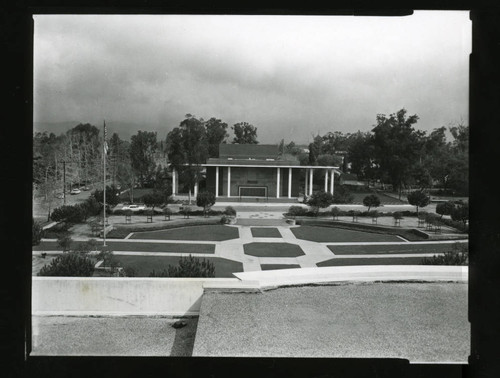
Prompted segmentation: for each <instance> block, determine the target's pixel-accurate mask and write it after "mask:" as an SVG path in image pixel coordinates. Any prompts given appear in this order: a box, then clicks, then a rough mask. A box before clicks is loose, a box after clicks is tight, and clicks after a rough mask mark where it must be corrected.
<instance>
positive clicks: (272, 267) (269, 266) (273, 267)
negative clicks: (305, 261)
mask: <svg viewBox="0 0 500 378" xmlns="http://www.w3.org/2000/svg"><path fill="white" fill-rule="evenodd" d="M260 268H261V269H262V270H276V269H294V268H300V265H298V264H261V265H260Z"/></svg>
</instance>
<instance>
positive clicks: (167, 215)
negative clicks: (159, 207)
mask: <svg viewBox="0 0 500 378" xmlns="http://www.w3.org/2000/svg"><path fill="white" fill-rule="evenodd" d="M163 215H164V216H165V219H167V218H168V220H170V217H171V216H172V209H170V208H169V207H165V208H164V209H163Z"/></svg>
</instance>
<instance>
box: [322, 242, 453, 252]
mask: <svg viewBox="0 0 500 378" xmlns="http://www.w3.org/2000/svg"><path fill="white" fill-rule="evenodd" d="M328 248H329V249H330V250H331V251H332V252H333V253H335V254H336V255H381V254H396V253H398V254H399V253H400V254H407V253H444V252H447V251H451V250H452V248H453V244H402V245H329V246H328Z"/></svg>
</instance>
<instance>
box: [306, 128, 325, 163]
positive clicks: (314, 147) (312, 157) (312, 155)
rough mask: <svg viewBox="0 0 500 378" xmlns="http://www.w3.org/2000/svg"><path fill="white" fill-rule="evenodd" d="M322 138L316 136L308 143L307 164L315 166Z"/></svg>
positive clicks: (320, 149)
mask: <svg viewBox="0 0 500 378" xmlns="http://www.w3.org/2000/svg"><path fill="white" fill-rule="evenodd" d="M322 147H323V138H321V137H320V136H319V135H316V136H315V137H314V139H313V141H312V142H311V143H309V164H312V165H316V164H317V163H318V156H319V155H320V154H321V152H322Z"/></svg>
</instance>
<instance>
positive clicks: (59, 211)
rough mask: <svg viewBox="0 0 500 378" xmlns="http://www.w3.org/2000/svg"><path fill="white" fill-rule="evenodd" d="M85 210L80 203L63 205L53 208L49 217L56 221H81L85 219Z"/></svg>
mask: <svg viewBox="0 0 500 378" xmlns="http://www.w3.org/2000/svg"><path fill="white" fill-rule="evenodd" d="M85 214H86V213H85V210H84V208H82V206H80V205H74V206H69V205H63V206H61V207H57V208H55V209H54V211H53V212H52V214H51V215H50V219H52V220H53V221H56V222H61V221H64V222H69V223H82V222H84V221H85V216H86V215H85Z"/></svg>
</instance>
